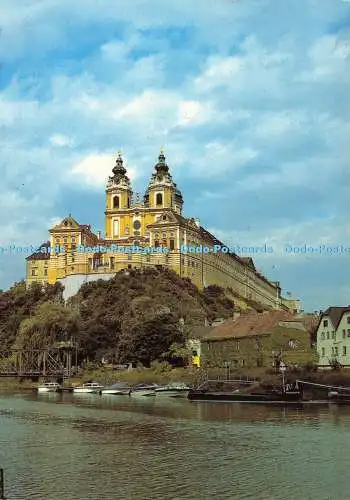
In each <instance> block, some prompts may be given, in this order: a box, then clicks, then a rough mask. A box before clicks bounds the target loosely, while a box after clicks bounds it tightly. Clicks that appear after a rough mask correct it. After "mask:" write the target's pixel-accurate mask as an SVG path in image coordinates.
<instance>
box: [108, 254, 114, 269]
mask: <svg viewBox="0 0 350 500" xmlns="http://www.w3.org/2000/svg"><path fill="white" fill-rule="evenodd" d="M109 263H110V267H111V269H114V257H111V258H110V261H109Z"/></svg>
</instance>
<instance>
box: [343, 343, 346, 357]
mask: <svg viewBox="0 0 350 500" xmlns="http://www.w3.org/2000/svg"><path fill="white" fill-rule="evenodd" d="M343 356H346V345H343Z"/></svg>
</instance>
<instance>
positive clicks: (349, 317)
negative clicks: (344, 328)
mask: <svg viewBox="0 0 350 500" xmlns="http://www.w3.org/2000/svg"><path fill="white" fill-rule="evenodd" d="M346 322H347V323H348V324H350V316H348V317H347V318H346Z"/></svg>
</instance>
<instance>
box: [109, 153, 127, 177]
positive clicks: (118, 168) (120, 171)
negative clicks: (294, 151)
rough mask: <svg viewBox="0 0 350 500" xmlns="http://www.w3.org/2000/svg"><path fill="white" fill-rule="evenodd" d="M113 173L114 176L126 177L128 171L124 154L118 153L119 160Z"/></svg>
mask: <svg viewBox="0 0 350 500" xmlns="http://www.w3.org/2000/svg"><path fill="white" fill-rule="evenodd" d="M112 172H113V174H114V175H119V176H124V175H125V174H126V169H125V167H124V165H123V157H122V152H121V151H118V156H117V160H116V162H115V167H113V169H112Z"/></svg>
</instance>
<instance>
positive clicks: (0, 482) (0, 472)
mask: <svg viewBox="0 0 350 500" xmlns="http://www.w3.org/2000/svg"><path fill="white" fill-rule="evenodd" d="M4 499H5V493H4V469H0V500H4Z"/></svg>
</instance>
